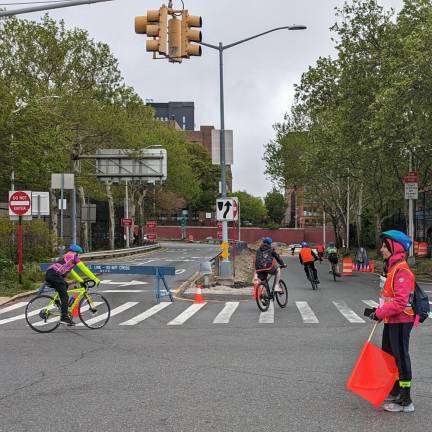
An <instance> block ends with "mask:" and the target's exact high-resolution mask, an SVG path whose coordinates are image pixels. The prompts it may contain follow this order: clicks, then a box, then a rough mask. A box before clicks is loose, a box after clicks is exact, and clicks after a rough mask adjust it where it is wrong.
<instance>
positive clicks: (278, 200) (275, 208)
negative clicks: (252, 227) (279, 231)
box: [264, 189, 287, 224]
mask: <svg viewBox="0 0 432 432" xmlns="http://www.w3.org/2000/svg"><path fill="white" fill-rule="evenodd" d="M264 202H265V206H266V208H267V213H268V216H269V218H270V220H271V221H272V222H274V223H276V224H280V223H282V220H283V218H284V216H285V210H286V207H287V205H286V202H285V198H284V196H283V195H282V194H281V193H280V192H278V191H277V190H276V189H273V190H272V191H271V192H269V193H268V194H267V195H266V196H265V198H264Z"/></svg>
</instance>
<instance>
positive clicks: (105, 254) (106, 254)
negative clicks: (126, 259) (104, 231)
mask: <svg viewBox="0 0 432 432" xmlns="http://www.w3.org/2000/svg"><path fill="white" fill-rule="evenodd" d="M160 248H161V245H160V244H159V243H156V244H153V245H146V246H139V247H135V248H128V249H114V250H106V251H98V252H88V253H83V254H80V258H83V259H87V260H92V259H97V258H114V257H121V256H128V255H134V254H138V253H141V252H147V251H151V250H156V249H160ZM59 258H60V257H56V258H53V259H51V261H57V260H58V259H59Z"/></svg>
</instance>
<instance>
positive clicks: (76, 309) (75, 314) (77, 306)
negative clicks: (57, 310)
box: [71, 293, 79, 318]
mask: <svg viewBox="0 0 432 432" xmlns="http://www.w3.org/2000/svg"><path fill="white" fill-rule="evenodd" d="M77 297H78V294H77V293H74V295H73V298H74V301H75V300H76V298H77ZM78 309H79V303H77V304H76V306H75V307H74V308H73V309H72V312H71V313H72V316H73V317H74V318H76V317H77V316H78Z"/></svg>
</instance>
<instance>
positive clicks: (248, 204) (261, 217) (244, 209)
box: [231, 191, 267, 225]
mask: <svg viewBox="0 0 432 432" xmlns="http://www.w3.org/2000/svg"><path fill="white" fill-rule="evenodd" d="M231 195H232V196H235V197H238V199H239V202H240V217H241V220H242V221H243V222H246V221H247V222H250V223H252V225H260V224H262V223H263V222H264V221H265V219H266V217H267V209H266V208H265V205H264V202H263V200H262V199H261V198H259V197H254V196H253V195H250V194H248V193H247V192H246V191H237V192H233V193H232V194H231Z"/></svg>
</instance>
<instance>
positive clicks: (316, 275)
mask: <svg viewBox="0 0 432 432" xmlns="http://www.w3.org/2000/svg"><path fill="white" fill-rule="evenodd" d="M310 266H311V269H312V271H313V276H314V278H315V281H316V282H319V280H318V271H317V269H316V268H315V263H314V262H311V264H310Z"/></svg>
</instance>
